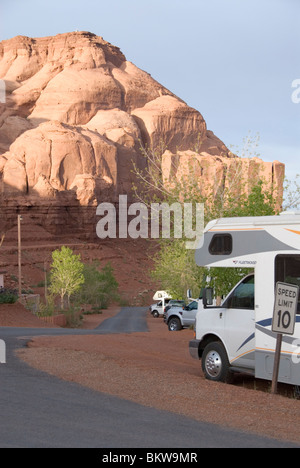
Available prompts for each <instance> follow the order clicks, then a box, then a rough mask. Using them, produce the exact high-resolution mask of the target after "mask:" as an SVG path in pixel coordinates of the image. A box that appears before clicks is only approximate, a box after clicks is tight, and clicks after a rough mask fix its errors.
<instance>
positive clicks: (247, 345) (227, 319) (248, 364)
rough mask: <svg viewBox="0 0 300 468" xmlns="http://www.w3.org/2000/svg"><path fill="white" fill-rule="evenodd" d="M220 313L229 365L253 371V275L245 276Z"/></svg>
mask: <svg viewBox="0 0 300 468" xmlns="http://www.w3.org/2000/svg"><path fill="white" fill-rule="evenodd" d="M220 313H223V314H224V327H225V328H224V337H225V343H226V345H227V351H228V357H229V361H230V364H231V365H232V366H237V367H243V368H244V367H245V368H250V369H254V356H255V313H254V275H249V276H247V277H246V278H244V279H243V280H242V281H241V282H240V283H239V284H238V285H237V286H236V288H235V289H234V290H233V291H232V293H231V294H230V296H229V297H228V298H227V299H226V301H225V303H224V304H223V305H222V309H220Z"/></svg>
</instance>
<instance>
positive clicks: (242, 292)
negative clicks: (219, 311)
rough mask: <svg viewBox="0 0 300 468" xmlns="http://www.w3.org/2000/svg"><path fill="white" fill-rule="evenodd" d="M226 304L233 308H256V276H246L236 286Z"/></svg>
mask: <svg viewBox="0 0 300 468" xmlns="http://www.w3.org/2000/svg"><path fill="white" fill-rule="evenodd" d="M226 306H227V307H228V308H231V309H251V310H253V309H254V276H251V277H248V278H246V279H245V280H244V281H243V282H242V283H240V284H239V286H237V287H236V288H235V290H234V291H233V293H232V294H231V296H230V297H229V299H228V302H227V304H226Z"/></svg>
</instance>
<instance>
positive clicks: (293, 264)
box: [275, 254, 300, 315]
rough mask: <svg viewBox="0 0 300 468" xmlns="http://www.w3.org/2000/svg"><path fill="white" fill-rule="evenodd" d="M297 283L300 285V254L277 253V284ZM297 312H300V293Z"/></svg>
mask: <svg viewBox="0 0 300 468" xmlns="http://www.w3.org/2000/svg"><path fill="white" fill-rule="evenodd" d="M277 281H281V282H282V283H288V284H295V285H297V286H300V255H292V254H290V255H283V254H280V255H277V256H276V259H275V284H276V283H277ZM297 314H298V315H299V314H300V294H299V296H298V306H297Z"/></svg>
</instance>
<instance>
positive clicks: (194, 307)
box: [164, 301, 198, 331]
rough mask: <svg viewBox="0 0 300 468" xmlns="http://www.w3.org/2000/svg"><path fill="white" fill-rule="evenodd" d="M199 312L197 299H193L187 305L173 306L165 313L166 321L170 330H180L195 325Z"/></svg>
mask: <svg viewBox="0 0 300 468" xmlns="http://www.w3.org/2000/svg"><path fill="white" fill-rule="evenodd" d="M197 312H198V302H197V301H192V302H190V303H189V304H188V305H187V306H185V307H171V308H170V309H169V310H168V311H167V312H166V313H165V314H164V322H165V323H166V324H167V325H168V329H169V330H170V331H179V330H181V329H182V328H188V327H190V326H191V325H194V323H195V317H196V313H197Z"/></svg>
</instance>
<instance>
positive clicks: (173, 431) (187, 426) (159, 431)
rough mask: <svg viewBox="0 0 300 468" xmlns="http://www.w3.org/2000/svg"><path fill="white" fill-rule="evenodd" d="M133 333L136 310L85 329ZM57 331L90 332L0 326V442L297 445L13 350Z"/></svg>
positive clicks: (139, 322)
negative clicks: (107, 390)
mask: <svg viewBox="0 0 300 468" xmlns="http://www.w3.org/2000/svg"><path fill="white" fill-rule="evenodd" d="M135 331H147V324H146V310H145V309H143V308H123V309H122V310H121V312H120V313H119V314H117V315H116V316H115V317H113V318H110V319H108V320H106V321H104V322H103V323H102V324H101V325H100V326H99V327H98V328H97V329H96V330H93V333H96V334H103V333H105V334H106V333H124V332H127V333H130V332H135ZM58 334H59V335H63V334H80V335H82V334H91V330H70V329H68V330H64V329H44V328H43V329H29V328H26V329H25V328H11V327H0V339H3V340H4V341H5V343H6V364H0V416H1V423H0V447H1V448H104V449H109V448H115V449H117V448H119V449H126V448H128V449H130V448H131V449H134V448H144V449H145V448H147V449H156V448H168V449H171V448H173V449H176V450H178V449H179V448H185V449H200V448H222V447H224V448H239V447H243V448H254V447H261V448H280V447H291V448H292V447H298V448H299V446H296V445H295V444H290V443H286V442H282V441H276V440H273V439H268V438H263V437H260V436H255V435H253V434H248V433H245V432H241V431H233V430H229V429H226V428H222V427H220V426H217V425H213V424H207V423H201V422H197V421H194V420H193V419H190V418H186V417H183V416H180V415H176V414H173V413H169V412H166V411H160V410H156V409H153V408H148V407H144V406H142V405H138V404H135V403H132V402H129V401H126V400H122V399H120V398H116V397H113V396H110V395H107V394H103V393H98V392H95V391H93V390H90V389H88V388H85V387H83V386H80V385H78V384H75V383H72V382H65V381H62V380H60V379H58V378H56V377H53V376H50V375H48V374H46V373H44V372H41V371H38V370H36V369H34V368H32V367H30V366H28V365H27V364H25V363H24V362H23V361H21V360H19V359H18V358H17V357H16V355H15V353H14V350H15V349H16V348H18V347H21V346H25V345H26V342H27V340H28V339H29V338H30V337H31V336H37V335H58ZM125 452H126V451H125ZM143 461H145V460H143Z"/></svg>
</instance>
